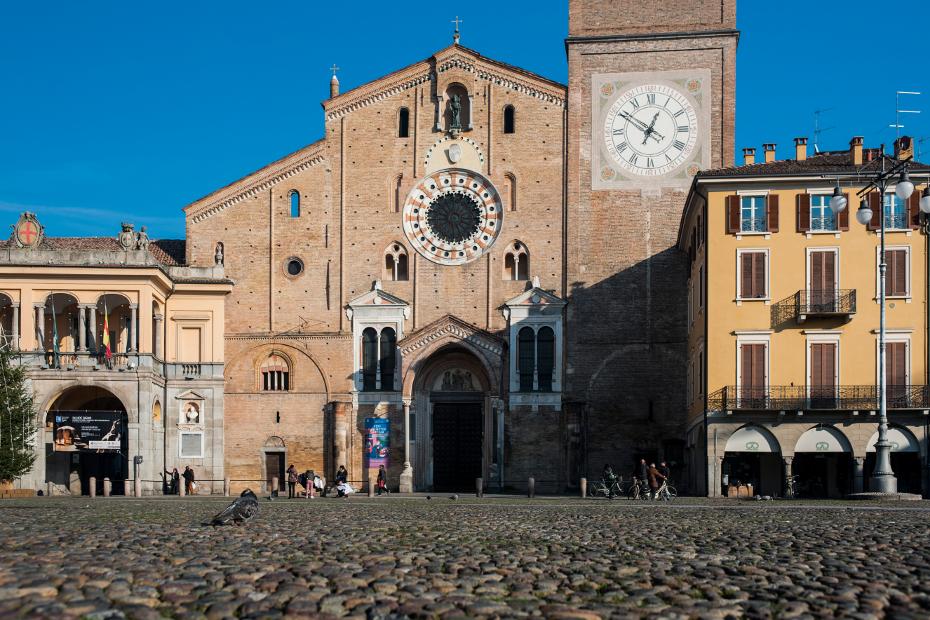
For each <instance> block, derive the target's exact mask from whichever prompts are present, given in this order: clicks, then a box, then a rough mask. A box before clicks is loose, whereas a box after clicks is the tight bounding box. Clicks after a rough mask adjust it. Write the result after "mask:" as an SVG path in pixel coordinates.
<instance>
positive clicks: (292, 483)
mask: <svg viewBox="0 0 930 620" xmlns="http://www.w3.org/2000/svg"><path fill="white" fill-rule="evenodd" d="M296 496H297V468H296V467H294V464H293V463H291V466H290V467H288V468H287V498H288V499H294V497H296Z"/></svg>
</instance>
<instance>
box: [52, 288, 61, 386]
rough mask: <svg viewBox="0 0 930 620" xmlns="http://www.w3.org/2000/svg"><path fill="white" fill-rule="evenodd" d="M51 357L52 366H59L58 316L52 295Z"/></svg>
mask: <svg viewBox="0 0 930 620" xmlns="http://www.w3.org/2000/svg"><path fill="white" fill-rule="evenodd" d="M52 357H53V358H54V360H53V361H54V362H55V364H54V367H55V368H61V347H59V346H58V317H57V316H55V298H54V297H52Z"/></svg>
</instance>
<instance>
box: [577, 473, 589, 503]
mask: <svg viewBox="0 0 930 620" xmlns="http://www.w3.org/2000/svg"><path fill="white" fill-rule="evenodd" d="M579 486H580V487H581V499H584V498H586V497H587V496H588V479H587V478H582V479H581V483H580V484H579Z"/></svg>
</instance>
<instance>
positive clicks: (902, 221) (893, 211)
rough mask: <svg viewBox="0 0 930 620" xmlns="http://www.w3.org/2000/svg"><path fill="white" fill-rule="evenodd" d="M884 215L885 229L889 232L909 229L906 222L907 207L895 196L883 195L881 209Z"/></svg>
mask: <svg viewBox="0 0 930 620" xmlns="http://www.w3.org/2000/svg"><path fill="white" fill-rule="evenodd" d="M882 212H883V213H884V214H885V228H886V229H889V230H904V229H909V228H910V226H908V221H907V205H905V203H904V201H903V200H901V199H900V198H898V196H897V195H896V194H893V193H892V194H885V201H884V205H883V208H882Z"/></svg>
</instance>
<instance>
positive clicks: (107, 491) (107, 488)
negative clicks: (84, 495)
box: [103, 478, 113, 497]
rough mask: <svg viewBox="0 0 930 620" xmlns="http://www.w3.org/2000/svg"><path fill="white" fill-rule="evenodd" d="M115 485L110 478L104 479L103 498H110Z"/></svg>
mask: <svg viewBox="0 0 930 620" xmlns="http://www.w3.org/2000/svg"><path fill="white" fill-rule="evenodd" d="M112 487H113V484H112V483H111V482H110V479H109V478H104V479H103V496H104V497H110V491H111V490H112Z"/></svg>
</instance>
